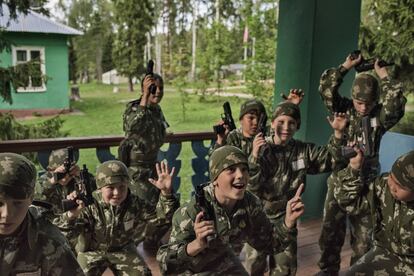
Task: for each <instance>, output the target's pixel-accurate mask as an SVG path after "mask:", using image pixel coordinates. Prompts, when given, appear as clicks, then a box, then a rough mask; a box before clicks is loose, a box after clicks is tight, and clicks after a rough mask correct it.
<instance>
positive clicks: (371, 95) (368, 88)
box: [352, 74, 379, 103]
mask: <svg viewBox="0 0 414 276" xmlns="http://www.w3.org/2000/svg"><path fill="white" fill-rule="evenodd" d="M352 98H353V99H355V100H358V101H362V102H367V103H373V102H377V101H378V98H379V87H378V81H377V79H376V78H375V77H374V76H372V75H370V74H358V75H357V76H356V78H355V80H354V83H353V84H352Z"/></svg>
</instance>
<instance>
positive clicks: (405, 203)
mask: <svg viewBox="0 0 414 276" xmlns="http://www.w3.org/2000/svg"><path fill="white" fill-rule="evenodd" d="M357 152H358V154H357V156H356V157H354V158H352V159H351V160H350V163H349V166H348V167H347V168H346V169H344V170H342V171H340V172H339V173H338V174H337V179H336V180H335V189H334V190H335V191H334V194H335V199H336V200H337V202H338V204H339V206H340V207H341V208H342V209H343V210H344V211H345V212H346V213H348V214H359V213H367V212H368V213H370V214H371V220H372V223H373V225H374V231H373V233H374V242H373V247H372V248H371V249H370V250H369V251H368V252H367V253H366V254H365V255H364V256H362V257H361V258H360V259H359V260H358V261H357V262H356V263H355V264H354V265H353V266H352V267H351V268H350V269H349V272H348V273H347V275H360V276H363V275H367V276H368V275H392V276H406V275H414V258H413V256H414V237H413V233H414V151H411V152H409V153H406V154H404V155H403V156H401V157H399V158H398V159H397V161H395V163H394V165H393V166H392V169H391V172H390V173H384V174H382V175H381V176H379V177H376V178H375V179H372V180H371V181H370V182H369V183H365V182H364V181H363V177H362V171H361V164H362V158H363V154H362V152H361V150H357ZM366 185H369V189H366V188H365V187H366Z"/></svg>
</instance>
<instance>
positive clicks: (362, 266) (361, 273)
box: [346, 246, 414, 276]
mask: <svg viewBox="0 0 414 276" xmlns="http://www.w3.org/2000/svg"><path fill="white" fill-rule="evenodd" d="M346 275H347V276H354V275H358V276H370V275H378V276H414V265H410V264H407V263H404V262H402V261H401V260H400V259H399V258H398V257H397V256H395V255H394V254H392V253H391V252H390V251H388V250H387V249H385V248H382V247H379V246H374V247H373V248H372V249H371V250H370V251H368V253H367V254H365V255H364V256H362V257H361V258H360V259H359V260H358V261H357V262H356V263H355V264H354V265H353V266H352V267H350V268H349V271H348V272H347V273H346Z"/></svg>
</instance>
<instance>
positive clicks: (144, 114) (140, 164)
mask: <svg viewBox="0 0 414 276" xmlns="http://www.w3.org/2000/svg"><path fill="white" fill-rule="evenodd" d="M151 85H155V86H156V92H155V94H151V93H150V90H149V88H150V86H151ZM141 89H142V95H141V98H139V99H138V100H135V101H132V102H130V103H128V104H127V107H126V110H125V112H124V115H123V128H124V131H125V136H126V137H125V139H124V141H123V142H122V143H121V146H120V156H119V157H120V158H119V159H120V160H121V161H122V162H124V163H125V165H126V166H127V167H128V173H129V176H130V178H131V181H132V182H131V186H130V189H131V192H132V193H134V194H136V195H137V196H139V197H140V198H141V199H143V200H146V201H148V202H149V204H150V205H152V206H154V207H155V205H157V202H158V198H159V195H160V191H159V190H158V189H157V188H155V187H154V186H153V185H151V183H149V182H148V179H149V178H151V177H155V176H156V173H155V163H156V162H157V155H158V151H159V150H160V148H161V146H162V144H163V143H164V139H165V135H166V129H167V128H168V126H169V125H168V123H167V121H166V120H165V118H164V114H163V112H162V110H161V107H160V106H159V103H160V102H161V100H162V97H163V95H164V82H163V79H162V77H161V76H160V75H158V74H153V76H146V77H145V78H144V79H143V81H142V85H141ZM124 146H126V147H125V148H124ZM170 227H171V225H164V226H163V227H162V228H156V229H154V233H150V232H148V233H147V237H146V238H145V242H144V247H145V248H148V249H151V248H153V249H157V248H158V245H159V243H160V241H161V238H162V237H163V236H164V234H165V233H166V232H167V231H168V230H169V229H170Z"/></svg>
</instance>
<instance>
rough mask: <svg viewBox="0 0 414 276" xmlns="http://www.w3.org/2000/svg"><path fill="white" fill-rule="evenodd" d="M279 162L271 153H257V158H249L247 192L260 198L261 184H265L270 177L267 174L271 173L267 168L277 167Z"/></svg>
mask: <svg viewBox="0 0 414 276" xmlns="http://www.w3.org/2000/svg"><path fill="white" fill-rule="evenodd" d="M278 161H279V160H278V159H277V158H274V156H273V154H272V153H271V151H268V150H266V151H261V152H259V158H257V159H256V158H254V157H253V156H249V159H248V162H249V175H250V180H249V183H248V186H247V187H248V190H249V191H250V192H252V193H253V194H255V195H256V196H258V197H261V194H262V190H263V187H262V186H263V183H267V182H268V181H269V178H271V177H272V176H271V175H269V173H268V172H270V171H272V170H271V169H270V168H269V167H270V166H271V167H278V166H279V162H278Z"/></svg>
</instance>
